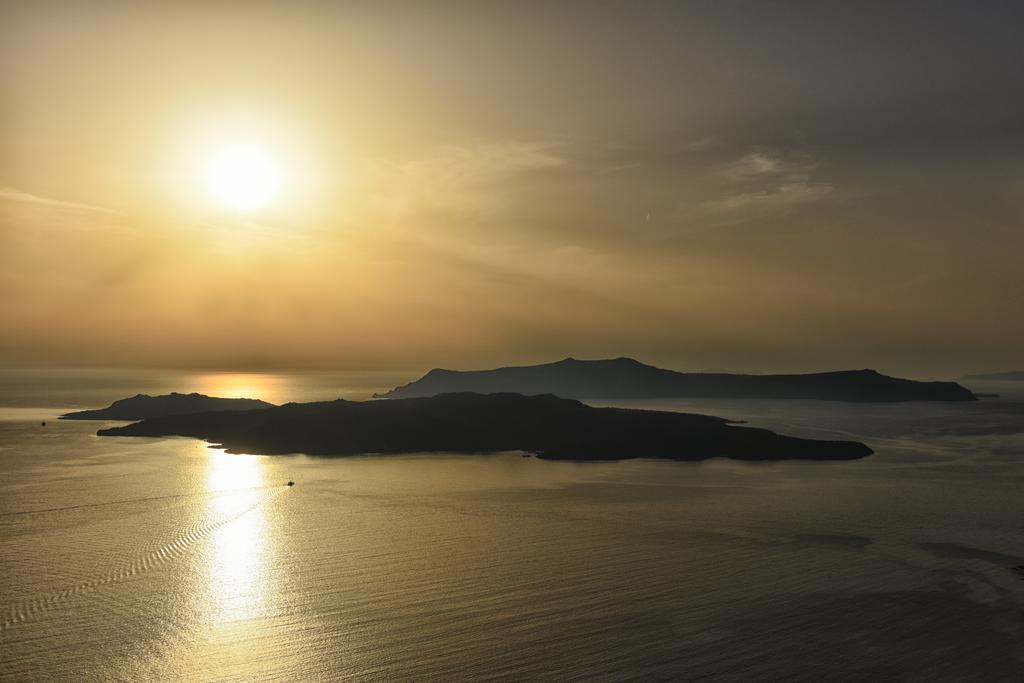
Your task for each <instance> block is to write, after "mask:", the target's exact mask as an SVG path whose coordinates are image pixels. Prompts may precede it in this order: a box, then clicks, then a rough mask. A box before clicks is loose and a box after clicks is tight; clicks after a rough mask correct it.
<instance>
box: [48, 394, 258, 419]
mask: <svg viewBox="0 0 1024 683" xmlns="http://www.w3.org/2000/svg"><path fill="white" fill-rule="evenodd" d="M273 407H274V404H273V403H267V402H266V401H259V400H256V399H252V398H216V397H214V396H205V395H203V394H196V393H192V394H179V393H177V392H174V393H170V394H165V395H163V396H149V395H147V394H137V395H135V396H132V397H131V398H123V399H121V400H120V401H114V402H113V403H111V404H110V405H109V406H107V407H106V408H99V409H97V410H82V411H79V412H76V413H67V414H66V415H61V416H60V419H62V420H144V419H146V418H148V417H162V416H164V415H184V414H187V413H209V412H215V411H221V410H259V409H261V408H273Z"/></svg>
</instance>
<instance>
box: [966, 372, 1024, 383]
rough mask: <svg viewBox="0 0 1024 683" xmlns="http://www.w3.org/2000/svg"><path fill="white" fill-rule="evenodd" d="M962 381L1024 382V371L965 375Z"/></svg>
mask: <svg viewBox="0 0 1024 683" xmlns="http://www.w3.org/2000/svg"><path fill="white" fill-rule="evenodd" d="M960 379H962V380H964V381H967V382H980V381H986V380H987V381H990V382H1024V370H1015V371H1012V372H990V373H987V374H984V375H965V376H963V377H961V378H960Z"/></svg>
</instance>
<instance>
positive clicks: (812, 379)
mask: <svg viewBox="0 0 1024 683" xmlns="http://www.w3.org/2000/svg"><path fill="white" fill-rule="evenodd" d="M462 391H470V392H477V393H485V394H486V393H496V392H515V393H520V394H527V395H534V394H548V393H550V394H555V395H557V396H562V397H565V398H580V399H583V398H775V399H819V400H831V401H859V402H886V401H973V400H975V399H976V397H975V395H974V394H973V393H972V392H970V391H969V390H968V389H966V388H964V387H962V386H960V385H959V384H957V383H956V382H918V381H915V380H909V379H899V378H897V377H888V376H886V375H883V374H880V373H878V372H875V371H874V370H846V371H839V372H822V373H815V374H804V375H736V374H728V373H683V372H675V371H674V370H665V369H662V368H656V367H654V366H652V365H645V364H644V363H641V362H639V361H636V360H633V359H632V358H615V359H611V360H576V359H575V358H566V359H565V360H561V361H558V362H556V363H547V364H544V365H529V366H521V367H505V368H497V369H494V370H471V371H458V370H442V369H434V370H431V371H430V372H428V373H427V374H426V375H424V376H423V377H421V378H420V379H418V380H416V381H414V382H410V383H409V384H406V385H404V386H400V387H396V388H394V389H392V390H391V391H388V392H385V393H383V394H377V395H376V397H378V398H413V397H422V396H434V395H437V394H443V393H450V392H462Z"/></svg>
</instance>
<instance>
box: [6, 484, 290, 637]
mask: <svg viewBox="0 0 1024 683" xmlns="http://www.w3.org/2000/svg"><path fill="white" fill-rule="evenodd" d="M257 488H269V489H270V490H269V491H268V492H267V493H266V494H264V495H262V496H260V497H259V498H258V499H257V500H256V501H254V502H253V503H252V504H251V505H248V506H245V507H242V508H239V509H238V510H236V511H234V512H232V513H231V514H229V515H227V516H225V517H222V518H220V519H218V520H216V521H213V522H207V523H205V524H200V523H197V524H193V525H191V526H189V527H187V528H186V530H185V533H184V534H182V535H181V536H178V537H177V538H176V539H174V540H173V541H171V542H170V543H166V544H164V545H162V546H160V547H159V548H157V549H156V550H153V551H151V552H148V553H146V554H145V555H142V556H141V557H138V558H136V559H134V560H132V561H130V562H128V563H127V564H125V565H123V566H122V567H120V568H119V569H118V570H116V571H114V572H111V573H109V574H103V575H100V576H95V577H93V578H91V579H89V580H87V581H83V582H82V583H79V584H76V585H74V586H69V587H68V588H65V589H63V590H60V591H56V592H53V593H49V594H47V595H42V596H38V597H35V598H31V599H28V600H23V601H20V602H17V603H14V604H11V605H8V606H7V607H5V608H4V609H3V612H2V614H3V622H2V623H0V631H6V630H7V629H9V628H12V627H14V626H17V625H18V624H22V623H24V622H26V621H30V620H31V619H34V618H36V617H38V616H39V615H41V614H44V613H46V612H49V611H52V610H54V609H57V608H59V607H61V606H62V605H63V604H64V603H65V602H67V601H68V600H70V599H72V598H75V597H78V596H80V595H85V594H87V593H91V592H93V591H95V590H99V589H101V588H104V587H106V586H110V585H113V584H118V583H122V582H124V581H127V580H129V579H131V578H133V577H135V576H137V575H139V574H142V573H145V572H147V571H150V570H152V569H156V568H158V567H161V566H163V565H166V564H168V563H170V562H173V561H174V560H176V559H178V558H180V557H182V556H183V555H184V554H185V553H186V552H187V551H188V550H189V549H191V548H192V547H193V546H195V545H196V544H198V543H200V542H201V541H203V540H204V539H206V538H208V537H209V536H210V535H211V534H213V533H214V532H215V531H217V530H218V529H220V528H221V527H223V526H225V525H227V524H230V523H231V522H233V521H235V520H236V519H238V518H239V517H242V516H243V515H245V514H247V513H249V512H251V511H252V510H255V509H256V508H258V507H260V506H261V505H265V504H267V503H268V502H270V501H271V500H272V499H274V498H275V497H277V496H279V495H281V494H282V493H284V492H285V491H287V490H288V487H286V486H275V487H257ZM167 497H173V496H167ZM142 500H148V499H142Z"/></svg>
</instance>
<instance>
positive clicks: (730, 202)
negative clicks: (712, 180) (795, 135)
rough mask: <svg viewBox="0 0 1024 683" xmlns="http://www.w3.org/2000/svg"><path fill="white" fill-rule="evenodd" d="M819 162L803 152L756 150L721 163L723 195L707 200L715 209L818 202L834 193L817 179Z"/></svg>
mask: <svg viewBox="0 0 1024 683" xmlns="http://www.w3.org/2000/svg"><path fill="white" fill-rule="evenodd" d="M816 166H817V164H816V163H814V162H813V161H810V160H808V159H807V158H806V157H805V156H803V155H800V154H790V155H786V154H782V153H778V152H770V151H757V152H751V153H749V154H745V155H744V156H742V157H740V158H739V159H736V160H734V161H730V162H727V163H724V164H722V165H720V166H719V168H718V170H717V175H718V176H719V177H720V178H722V179H723V180H724V182H725V184H726V187H725V188H724V189H723V191H722V193H721V195H720V196H717V197H714V198H712V199H710V200H708V201H707V202H706V203H705V206H706V207H707V208H708V209H711V210H713V211H736V210H741V209H753V208H765V209H782V208H791V207H796V206H800V205H804V204H809V203H813V202H818V201H821V200H823V199H825V198H826V197H829V196H831V195H832V194H833V193H834V192H835V188H834V187H833V186H832V185H830V184H827V183H824V182H820V181H817V180H815V178H814V173H815V169H816Z"/></svg>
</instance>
